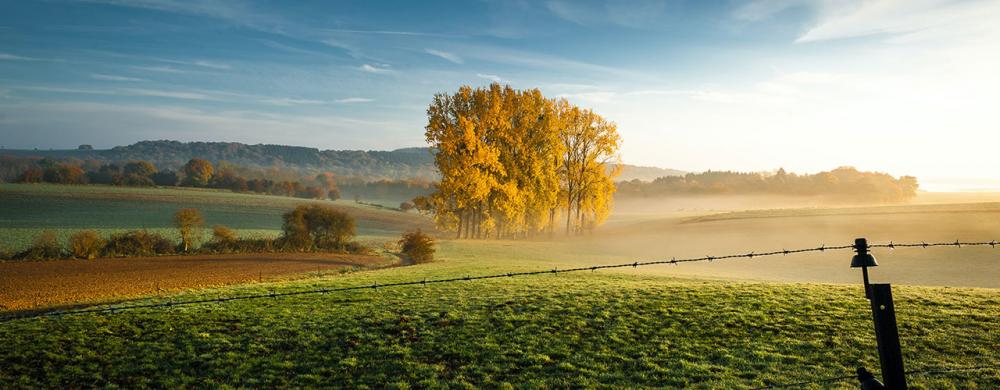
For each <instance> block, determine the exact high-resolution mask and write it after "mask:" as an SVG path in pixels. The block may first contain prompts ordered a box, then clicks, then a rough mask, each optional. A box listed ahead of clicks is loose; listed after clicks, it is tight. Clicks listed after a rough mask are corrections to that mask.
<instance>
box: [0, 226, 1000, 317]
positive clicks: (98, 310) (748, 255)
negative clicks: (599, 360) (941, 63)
mask: <svg viewBox="0 0 1000 390" xmlns="http://www.w3.org/2000/svg"><path fill="white" fill-rule="evenodd" d="M987 245H988V246H991V247H994V248H995V247H996V245H997V242H996V241H989V242H985V241H984V242H974V241H973V242H961V241H954V242H935V243H926V242H920V243H908V244H895V243H893V242H892V241H890V242H889V243H888V244H875V245H868V248H889V249H895V248H907V247H924V248H927V247H939V246H950V247H963V246H966V247H968V246H987ZM845 249H854V250H857V249H858V248H857V247H856V245H854V244H851V245H837V246H826V245H820V246H818V247H812V248H800V249H781V250H775V251H769V252H753V251H751V252H745V253H737V254H729V255H722V256H701V257H689V258H676V257H673V258H671V259H670V260H651V261H634V262H631V263H617V264H604V265H593V266H585V267H574V268H564V269H558V268H553V269H551V270H539V271H520V272H506V273H499V274H492V275H479V276H464V277H455V278H445V279H423V280H415V281H406V282H394V283H385V284H381V285H380V284H378V282H377V281H376V282H374V283H373V284H371V285H358V286H349V287H338V288H320V289H311V290H299V291H287V292H274V291H271V292H270V293H267V294H252V295H240V296H232V297H218V298H204V299H196V300H188V301H167V302H160V303H148V304H135V305H124V306H107V307H105V306H100V307H92V308H87V309H70V310H50V311H41V312H38V311H36V312H28V313H24V314H15V315H11V316H6V317H0V323H5V322H9V321H14V320H21V319H30V318H41V317H60V316H67V315H76V314H103V313H110V314H115V313H118V312H122V311H128V310H135V309H150V308H169V307H175V306H188V305H197V304H203V303H224V302H230V301H241V300H251V299H262V298H279V297H289V296H297V295H314V294H329V293H335V292H345V291H357V290H369V289H370V290H378V289H379V288H391V287H403V286H418V285H423V286H426V285H429V284H442V283H455V282H467V281H475V280H487V279H501V278H513V277H520V276H534V275H555V274H563V273H570V272H583V271H598V270H605V269H615V268H629V267H631V268H638V267H645V266H652V265H665V264H673V265H679V264H682V263H693V262H713V261H715V260H727V259H753V258H755V257H768V256H779V255H780V256H787V255H791V254H799V253H808V252H826V251H837V250H845Z"/></svg>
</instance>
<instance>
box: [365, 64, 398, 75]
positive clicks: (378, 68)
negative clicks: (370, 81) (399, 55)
mask: <svg viewBox="0 0 1000 390" xmlns="http://www.w3.org/2000/svg"><path fill="white" fill-rule="evenodd" d="M358 69H360V70H361V71H362V72H367V73H378V74H386V73H393V72H394V71H393V70H392V69H389V66H388V65H379V64H376V65H369V64H363V65H361V67H359V68H358Z"/></svg>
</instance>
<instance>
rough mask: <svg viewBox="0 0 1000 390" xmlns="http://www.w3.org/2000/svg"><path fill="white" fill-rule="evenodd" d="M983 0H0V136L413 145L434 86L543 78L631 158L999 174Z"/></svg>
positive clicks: (540, 82)
mask: <svg viewBox="0 0 1000 390" xmlns="http://www.w3.org/2000/svg"><path fill="white" fill-rule="evenodd" d="M997 20H1000V2H998V1H978V0H964V1H933V0H882V1H852V0H836V1H834V0H831V1H804V0H755V1H707V0H706V1H688V2H685V1H648V0H638V1H623V0H615V1H611V0H608V1H560V0H553V1H516V0H511V1H482V0H481V1H457V2H445V1H419V2H417V1H315V2H311V1H294V2H288V1H270V2H264V1H249V0H247V1H242V0H229V1H207V0H202V1H197V0H194V1H180V0H86V1H84V0H68V1H60V0H48V1H27V0H24V1H7V2H2V4H0V145H2V146H3V147H4V148H9V149H14V148H39V149H49V148H55V149H61V148H75V147H76V146H77V145H79V144H91V145H94V146H95V147H97V148H106V147H111V146H116V145H125V144H130V143H134V142H137V141H140V140H148V139H171V140H180V141H235V142H244V143H250V144H256V143H273V144H288V145H300V146H310V147H317V148H321V149H375V150H386V149H395V148H400V147H410V146H421V145H424V144H425V142H424V139H423V127H424V126H425V125H426V112H425V110H426V108H427V105H428V104H429V103H430V101H431V98H432V96H433V95H434V94H435V93H447V92H452V91H454V90H456V89H457V88H458V87H459V86H461V85H473V86H485V85H487V84H489V83H491V82H494V81H496V82H501V83H505V84H510V85H511V86H513V87H515V88H521V89H528V88H539V89H540V90H541V91H542V92H543V93H544V94H545V95H546V96H550V97H562V98H566V99H568V100H569V101H571V102H572V103H574V104H577V105H580V106H583V107H587V108H592V109H593V110H594V111H596V112H597V113H599V114H601V115H602V116H604V117H605V118H607V119H609V120H612V121H614V122H616V123H617V124H618V129H619V132H620V134H621V135H622V138H623V140H624V141H623V145H622V157H623V160H624V161H625V162H627V163H631V164H639V165H651V166H660V167H667V168H674V169H681V170H687V171H703V170H709V169H711V170H740V171H769V170H774V169H777V168H779V167H784V168H785V169H787V170H790V171H795V172H817V171H821V170H829V169H832V168H835V167H838V166H843V165H850V166H855V167H857V168H859V169H864V170H878V171H885V172H889V173H892V174H894V175H915V176H917V177H918V178H921V179H926V180H923V181H925V182H926V181H927V180H932V181H933V180H943V179H949V180H965V181H970V180H971V181H975V180H987V179H994V180H996V181H998V182H1000V175H997V172H996V169H995V168H996V167H1000V153H997V145H1000V142H998V141H1000V126H998V124H1000V121H998V119H997V115H998V112H1000V76H998V75H997V69H1000V23H996V22H995V21H997Z"/></svg>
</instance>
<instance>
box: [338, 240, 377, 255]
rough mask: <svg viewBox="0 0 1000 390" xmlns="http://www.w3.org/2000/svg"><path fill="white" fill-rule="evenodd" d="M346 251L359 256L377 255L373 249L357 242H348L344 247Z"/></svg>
mask: <svg viewBox="0 0 1000 390" xmlns="http://www.w3.org/2000/svg"><path fill="white" fill-rule="evenodd" d="M344 250H345V251H347V252H348V253H356V254H359V255H373V254H375V251H373V250H372V248H369V247H367V246H365V245H363V244H361V243H360V242H357V241H351V242H348V243H347V244H346V245H344Z"/></svg>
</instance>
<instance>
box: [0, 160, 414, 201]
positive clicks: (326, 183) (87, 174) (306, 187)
mask: <svg viewBox="0 0 1000 390" xmlns="http://www.w3.org/2000/svg"><path fill="white" fill-rule="evenodd" d="M0 179H3V180H2V181H10V182H17V183H54V184H107V185H119V186H135V187H143V186H166V187H172V186H180V187H203V188H218V189H228V190H231V191H234V192H245V193H251V192H252V193H258V194H270V195H281V196H293V197H299V198H310V199H333V200H336V199H339V198H340V197H341V196H349V197H352V198H354V199H357V200H360V199H378V200H390V201H397V202H399V201H405V200H409V199H413V198H414V197H417V196H421V195H426V194H429V193H430V192H431V190H432V188H433V184H432V183H431V182H429V181H425V180H385V179H383V180H377V181H366V180H364V179H363V178H360V177H346V178H340V177H337V176H335V175H334V174H333V173H332V172H321V173H318V174H315V175H309V176H300V175H298V174H297V173H296V172H295V171H290V170H282V169H276V168H253V167H244V166H239V165H235V164H232V163H229V162H225V161H222V162H219V163H218V164H212V163H211V162H210V161H208V160H205V159H201V158H193V159H191V160H188V162H187V163H185V164H184V165H183V166H182V167H181V168H180V169H179V170H176V171H175V170H170V169H164V170H160V169H159V168H158V167H157V166H156V165H154V164H153V163H151V162H149V161H143V160H137V161H128V162H116V163H102V162H100V161H96V160H86V161H81V160H76V159H72V158H70V159H61V160H57V159H52V158H41V159H39V158H15V157H2V158H0ZM342 191H345V192H346V193H342Z"/></svg>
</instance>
